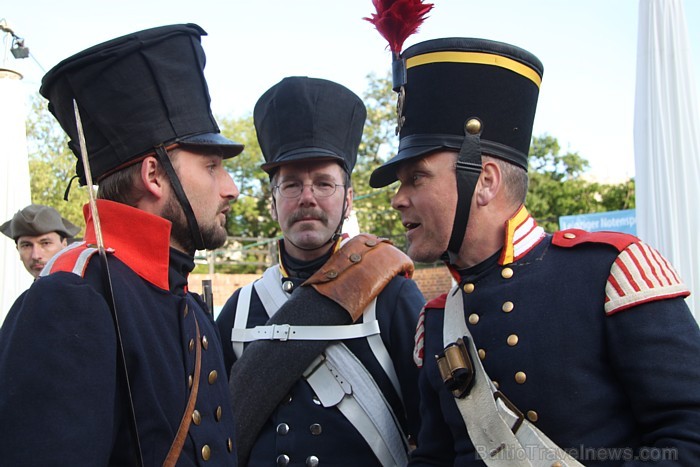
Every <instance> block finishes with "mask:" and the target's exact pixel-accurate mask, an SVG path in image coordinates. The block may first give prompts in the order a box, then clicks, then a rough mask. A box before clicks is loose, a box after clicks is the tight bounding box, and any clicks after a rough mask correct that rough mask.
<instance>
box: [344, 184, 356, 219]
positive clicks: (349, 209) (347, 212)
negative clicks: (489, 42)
mask: <svg viewBox="0 0 700 467" xmlns="http://www.w3.org/2000/svg"><path fill="white" fill-rule="evenodd" d="M353 193H354V192H353V191H352V187H349V188H348V194H347V196H346V199H345V202H346V203H347V205H346V207H345V212H344V213H343V217H344V218H345V219H347V218H348V217H350V213H351V212H352V198H353Z"/></svg>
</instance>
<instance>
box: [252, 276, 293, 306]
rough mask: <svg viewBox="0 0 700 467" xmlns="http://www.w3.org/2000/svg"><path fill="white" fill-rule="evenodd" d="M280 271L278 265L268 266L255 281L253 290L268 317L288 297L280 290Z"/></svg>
mask: <svg viewBox="0 0 700 467" xmlns="http://www.w3.org/2000/svg"><path fill="white" fill-rule="evenodd" d="M281 284H282V272H281V271H280V267H279V265H276V266H270V267H269V268H267V269H266V270H265V272H264V273H263V276H262V278H260V280H258V281H256V282H255V292H257V294H258V298H260V301H261V302H262V304H263V307H265V311H266V312H267V316H268V318H272V315H274V314H275V313H277V310H279V309H280V308H282V305H284V304H285V302H286V301H287V300H288V299H289V296H290V295H289V294H288V293H287V292H285V291H284V290H282V285H281Z"/></svg>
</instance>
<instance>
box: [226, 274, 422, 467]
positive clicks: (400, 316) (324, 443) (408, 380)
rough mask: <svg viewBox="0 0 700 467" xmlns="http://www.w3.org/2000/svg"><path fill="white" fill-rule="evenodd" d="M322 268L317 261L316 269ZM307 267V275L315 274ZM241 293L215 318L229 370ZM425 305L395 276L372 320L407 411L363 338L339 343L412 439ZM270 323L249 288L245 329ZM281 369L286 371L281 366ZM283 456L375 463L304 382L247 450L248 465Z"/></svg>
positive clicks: (303, 461) (302, 461) (294, 461)
mask: <svg viewBox="0 0 700 467" xmlns="http://www.w3.org/2000/svg"><path fill="white" fill-rule="evenodd" d="M322 264H323V262H320V263H319V264H318V267H320V266H321V265H322ZM305 266H306V265H305ZM285 267H286V270H289V271H290V273H292V274H293V272H292V270H291V267H290V264H289V263H285ZM311 269H312V270H309V271H307V274H305V277H308V276H309V275H310V274H312V273H313V272H314V271H315V269H314V268H311ZM285 275H286V274H285ZM283 280H284V281H291V282H293V283H294V286H295V287H297V286H299V285H300V284H301V283H302V282H304V280H305V279H303V278H299V277H284V278H283ZM281 286H282V284H281V283H280V287H281ZM239 294H240V290H237V291H236V292H235V293H234V294H233V296H232V297H231V298H230V299H229V300H228V302H227V303H226V305H225V306H224V308H223V310H222V312H221V314H220V315H219V317H218V318H217V324H218V326H219V332H220V334H221V337H222V339H223V341H222V345H223V347H224V357H225V362H226V367H227V368H229V369H230V368H231V366H232V365H233V364H234V362H235V361H236V357H235V354H234V352H233V349H232V346H231V341H230V336H231V328H232V327H233V322H234V318H235V312H236V307H237V304H238V297H239ZM423 303H424V299H423V295H422V294H421V292H420V290H419V289H418V287H417V286H416V284H415V283H414V282H413V281H411V280H409V279H406V278H404V277H402V276H399V277H395V278H394V279H393V280H392V281H391V282H390V283H389V284H388V285H387V287H386V288H385V289H384V290H383V291H382V293H381V294H380V295H379V297H378V299H377V309H376V316H377V320H378V321H379V327H380V331H381V338H382V341H383V342H384V345H385V346H386V349H387V351H388V352H389V355H390V356H391V359H392V361H393V363H394V367H395V369H396V373H397V375H398V379H399V383H400V385H401V389H402V392H403V401H404V403H405V408H406V410H404V409H403V408H402V404H401V401H400V399H399V397H398V395H397V394H396V391H395V390H394V387H393V385H392V384H391V381H390V380H389V378H388V377H387V376H386V374H385V373H384V370H383V369H382V367H381V366H380V364H379V362H378V361H377V360H376V358H375V357H374V354H373V353H372V350H371V349H370V346H369V344H368V342H367V339H366V338H358V339H350V340H345V341H343V343H344V344H345V345H346V346H347V347H348V348H349V349H350V350H351V351H352V352H353V354H355V355H356V356H357V357H358V359H359V360H360V361H361V362H362V364H363V365H364V366H365V368H367V369H368V370H369V372H370V373H371V374H372V376H373V377H374V379H375V381H376V382H377V384H378V385H379V387H380V388H381V390H382V393H383V395H384V397H385V398H386V399H387V401H388V402H389V403H390V404H391V406H392V408H393V410H394V413H395V414H396V415H397V417H399V419H400V420H401V421H402V425H403V427H404V432H405V433H406V434H407V435H408V434H412V435H413V436H414V437H415V436H416V434H417V431H418V384H417V381H418V371H417V368H416V366H415V363H414V362H413V359H412V350H413V345H414V344H413V338H414V334H415V329H416V323H417V320H418V313H419V312H420V310H421V308H422V306H423ZM309 313H314V310H312V309H310V310H309ZM268 319H269V318H268V316H267V313H266V312H265V309H264V307H263V305H262V303H261V302H260V299H259V298H258V295H257V293H256V292H255V290H253V293H252V297H251V307H250V312H249V315H248V324H247V327H249V328H250V327H255V326H258V325H264V324H265V323H266V322H267V320H268ZM358 322H361V320H360V321H358ZM280 371H284V369H283V368H280ZM233 383H234V384H245V383H244V382H235V381H234V382H233ZM280 424H283V426H285V427H288V430H278V426H279V425H280ZM312 427H313V428H312ZM285 455H286V456H287V457H286V458H288V459H289V464H288V465H302V466H303V465H307V459H309V460H308V462H311V463H310V464H309V465H313V462H315V459H318V463H319V465H342V466H360V465H361V466H371V465H378V461H377V459H376V457H375V456H374V454H373V452H372V450H371V448H370V447H369V446H368V445H367V443H366V442H365V441H364V439H363V438H362V437H361V435H360V434H359V433H358V432H357V430H356V429H355V428H354V427H353V426H352V425H351V424H350V422H349V421H348V420H347V419H346V418H345V417H344V416H343V415H342V414H341V412H340V411H339V410H338V409H337V408H335V407H333V408H324V407H322V406H321V405H320V403H319V402H318V399H317V398H316V397H315V394H314V392H313V390H312V389H311V387H310V386H309V385H308V383H307V382H306V381H303V380H300V381H299V382H298V383H297V384H296V385H295V386H294V387H293V388H292V390H291V392H290V394H289V396H288V397H287V398H286V399H285V400H284V401H281V403H280V405H279V407H278V408H277V410H276V411H275V413H274V414H273V416H272V417H271V418H270V419H269V420H268V422H267V423H266V425H265V427H264V428H263V430H262V432H261V433H260V435H259V437H258V439H257V441H256V443H255V445H254V447H253V450H252V452H251V455H250V465H254V466H273V465H277V458H278V456H285ZM286 458H285V457H282V458H281V459H286ZM311 459H313V461H311ZM280 462H283V461H282V460H281V461H280Z"/></svg>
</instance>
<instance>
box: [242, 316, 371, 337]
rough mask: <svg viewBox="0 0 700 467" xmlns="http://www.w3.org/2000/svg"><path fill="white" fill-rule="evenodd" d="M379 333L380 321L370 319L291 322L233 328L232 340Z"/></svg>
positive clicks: (364, 335)
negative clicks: (342, 322)
mask: <svg viewBox="0 0 700 467" xmlns="http://www.w3.org/2000/svg"><path fill="white" fill-rule="evenodd" d="M374 334H379V323H378V322H377V321H376V320H375V321H369V322H366V323H359V324H348V325H334V326H293V325H289V324H273V325H270V326H255V327H254V328H245V329H240V328H233V329H232V330H231V340H232V341H234V342H252V341H258V340H279V341H286V340H298V341H312V340H319V341H326V340H328V341H333V340H344V339H356V338H358V337H367V336H371V335H374Z"/></svg>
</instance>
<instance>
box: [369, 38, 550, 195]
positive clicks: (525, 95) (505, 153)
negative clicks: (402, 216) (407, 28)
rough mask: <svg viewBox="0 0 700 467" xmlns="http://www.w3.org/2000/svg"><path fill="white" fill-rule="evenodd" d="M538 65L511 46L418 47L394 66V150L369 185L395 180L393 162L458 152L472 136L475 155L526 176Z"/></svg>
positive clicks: (461, 42)
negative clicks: (478, 149)
mask: <svg viewBox="0 0 700 467" xmlns="http://www.w3.org/2000/svg"><path fill="white" fill-rule="evenodd" d="M542 73H543V66H542V63H541V62H540V61H539V59H538V58H537V57H535V56H534V55H532V54H531V53H529V52H527V51H526V50H523V49H520V48H518V47H515V46H513V45H509V44H505V43H502V42H496V41H490V40H486V39H472V38H458V37H454V38H443V39H434V40H429V41H425V42H421V43H418V44H416V45H414V46H412V47H409V48H408V49H406V50H405V51H404V52H403V53H402V54H401V57H400V60H397V61H395V62H394V89H395V90H396V91H397V92H399V100H398V105H397V112H398V128H399V129H400V132H399V139H400V141H399V150H398V153H397V154H396V156H394V157H393V158H392V159H390V160H389V161H387V162H386V163H384V164H383V165H382V166H380V167H378V168H377V169H376V170H374V172H373V173H372V175H371V177H370V186H372V187H373V188H380V187H383V186H386V185H389V184H390V183H392V182H394V181H396V170H397V169H398V166H399V164H400V163H401V162H403V161H405V160H408V159H412V158H415V157H421V156H425V155H427V154H429V153H431V152H434V151H437V150H441V149H451V150H455V151H460V149H461V148H462V143H463V141H464V138H465V135H467V134H472V135H479V136H480V143H481V151H482V153H483V154H488V155H491V156H494V157H498V158H500V159H503V160H506V161H508V162H510V163H513V164H516V165H518V166H520V167H522V168H524V169H525V170H527V156H528V152H529V148H530V139H531V136H532V125H533V121H534V118H535V108H536V106H537V98H538V95H539V88H540V83H541V80H542Z"/></svg>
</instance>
